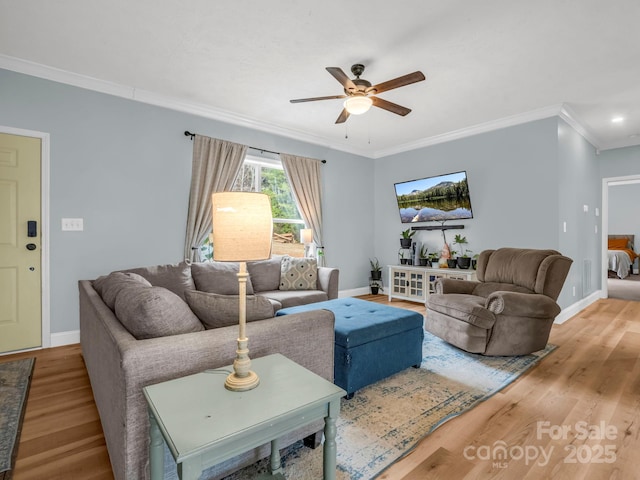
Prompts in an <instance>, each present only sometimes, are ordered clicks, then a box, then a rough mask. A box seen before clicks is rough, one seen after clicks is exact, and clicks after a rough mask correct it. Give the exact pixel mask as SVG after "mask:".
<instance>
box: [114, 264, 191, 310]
mask: <svg viewBox="0 0 640 480" xmlns="http://www.w3.org/2000/svg"><path fill="white" fill-rule="evenodd" d="M123 272H125V273H137V274H138V275H142V276H143V277H144V278H146V279H147V280H149V282H151V285H153V286H154V287H164V288H166V289H168V290H171V291H172V292H173V293H175V294H176V295H178V296H179V297H180V298H182V299H183V300H184V291H185V290H193V289H194V288H195V285H194V284H193V278H192V277H191V265H190V264H189V263H187V262H184V261H182V262H180V263H174V264H167V265H153V266H151V267H140V268H130V269H127V270H123Z"/></svg>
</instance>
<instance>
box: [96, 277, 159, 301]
mask: <svg viewBox="0 0 640 480" xmlns="http://www.w3.org/2000/svg"><path fill="white" fill-rule="evenodd" d="M130 285H143V286H147V287H150V286H151V284H150V283H149V281H148V280H147V279H146V278H144V277H142V276H140V275H138V274H137V273H124V272H111V273H110V274H109V275H106V276H103V277H100V278H98V279H96V280H95V281H94V282H93V288H94V290H95V291H96V292H98V295H100V296H101V297H102V301H103V302H104V303H105V304H106V305H107V306H108V307H109V308H110V309H111V310H114V309H115V305H116V297H117V295H118V293H119V292H120V290H122V289H123V288H126V287H127V286H130Z"/></svg>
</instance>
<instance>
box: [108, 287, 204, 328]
mask: <svg viewBox="0 0 640 480" xmlns="http://www.w3.org/2000/svg"><path fill="white" fill-rule="evenodd" d="M115 313H116V316H117V317H118V319H119V320H120V323H122V325H124V327H125V328H126V329H127V330H129V333H131V335H133V336H134V337H135V338H137V339H138V340H142V339H145V338H156V337H166V336H169V335H180V334H182V333H191V332H200V331H202V330H204V327H203V326H202V323H200V320H198V317H196V316H195V315H194V314H193V312H192V311H191V310H190V309H189V306H188V305H187V304H186V303H185V302H184V300H182V299H181V298H180V297H179V296H178V295H176V294H175V293H173V292H171V291H170V290H167V289H166V288H163V287H151V286H145V285H129V286H128V287H126V288H123V289H122V290H120V292H118V295H117V297H116V308H115Z"/></svg>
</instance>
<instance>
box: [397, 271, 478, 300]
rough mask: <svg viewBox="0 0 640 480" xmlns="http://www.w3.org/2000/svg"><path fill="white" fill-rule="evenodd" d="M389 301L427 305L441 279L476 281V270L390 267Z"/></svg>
mask: <svg viewBox="0 0 640 480" xmlns="http://www.w3.org/2000/svg"><path fill="white" fill-rule="evenodd" d="M388 268H389V300H391V299H392V298H399V299H402V300H409V301H411V302H421V303H425V302H426V301H427V297H428V296H429V295H430V294H431V293H434V292H435V288H436V287H435V284H436V281H437V280H438V279H439V278H453V279H457V280H475V279H476V271H475V270H462V269H459V268H430V267H418V266H407V265H388Z"/></svg>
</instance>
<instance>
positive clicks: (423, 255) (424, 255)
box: [418, 245, 429, 267]
mask: <svg viewBox="0 0 640 480" xmlns="http://www.w3.org/2000/svg"><path fill="white" fill-rule="evenodd" d="M418 259H419V260H420V266H421V267H426V266H427V262H428V261H429V254H428V252H427V246H426V245H422V246H421V247H420V252H418Z"/></svg>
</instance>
